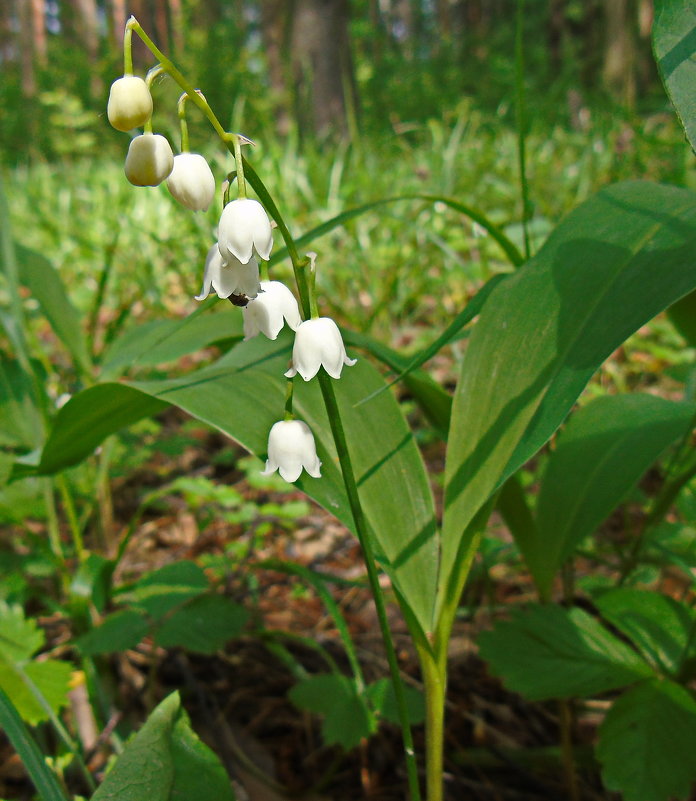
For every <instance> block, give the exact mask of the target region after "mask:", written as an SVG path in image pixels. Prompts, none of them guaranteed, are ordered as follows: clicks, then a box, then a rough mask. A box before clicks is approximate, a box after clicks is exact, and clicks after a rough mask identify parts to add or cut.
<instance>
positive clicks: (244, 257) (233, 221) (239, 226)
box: [218, 197, 273, 264]
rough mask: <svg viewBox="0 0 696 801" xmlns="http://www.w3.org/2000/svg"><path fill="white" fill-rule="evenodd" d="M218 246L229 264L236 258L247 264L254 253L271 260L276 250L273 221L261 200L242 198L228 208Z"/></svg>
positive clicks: (219, 234) (222, 221) (220, 230)
mask: <svg viewBox="0 0 696 801" xmlns="http://www.w3.org/2000/svg"><path fill="white" fill-rule="evenodd" d="M218 247H219V248H220V253H221V254H222V258H223V259H224V260H225V261H227V259H228V257H230V256H234V257H235V258H237V259H239V261H241V263H242V264H246V263H247V262H248V261H249V259H250V258H251V256H252V253H253V252H254V250H255V251H256V253H257V254H258V255H259V256H260V257H261V258H262V259H268V257H269V256H270V255H271V248H272V247H273V234H272V232H271V221H270V220H269V219H268V215H267V214H266V211H265V210H264V208H263V206H262V205H261V204H260V203H259V202H258V200H252V199H251V198H246V197H245V198H241V197H240V198H238V199H237V200H232V201H231V202H230V203H228V204H227V205H226V206H225V208H224V209H223V210H222V216H221V217H220V223H219V225H218Z"/></svg>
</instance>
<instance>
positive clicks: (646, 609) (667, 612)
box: [595, 587, 696, 678]
mask: <svg viewBox="0 0 696 801" xmlns="http://www.w3.org/2000/svg"><path fill="white" fill-rule="evenodd" d="M595 603H596V605H597V608H598V609H599V611H600V613H601V615H602V617H604V618H605V619H606V620H608V621H609V622H610V623H611V624H612V625H613V626H615V627H616V628H617V629H618V630H619V631H620V632H622V633H623V634H625V635H626V636H627V637H628V638H629V639H630V640H631V642H632V643H633V644H634V645H635V646H636V648H638V650H639V651H640V652H641V654H643V656H644V657H645V659H646V660H647V661H648V662H650V663H651V664H652V665H653V667H654V668H655V670H658V671H667V672H668V673H670V674H671V675H672V676H673V677H676V678H678V677H679V674H680V672H681V670H682V668H683V666H684V664H685V663H686V662H687V661H688V660H690V659H693V658H694V657H696V639H695V638H694V636H693V632H694V631H695V630H696V611H694V609H692V608H691V607H688V606H686V604H683V603H679V602H678V601H675V600H674V599H673V598H670V597H669V596H667V595H662V594H661V593H659V592H648V591H647V590H637V589H633V588H630V587H619V588H617V589H614V590H609V592H606V593H604V594H603V595H601V596H600V597H599V598H597V599H596V601H595Z"/></svg>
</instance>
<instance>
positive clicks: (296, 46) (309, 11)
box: [292, 0, 356, 135]
mask: <svg viewBox="0 0 696 801" xmlns="http://www.w3.org/2000/svg"><path fill="white" fill-rule="evenodd" d="M348 19H349V9H348V2H347V0H295V4H294V9H293V17H292V69H293V78H294V82H295V90H296V91H295V96H296V99H297V101H298V117H299V120H300V124H301V125H303V124H305V125H307V124H309V125H310V126H311V127H312V128H313V129H314V131H315V133H317V134H319V135H324V134H327V133H338V134H341V135H347V133H348V127H349V126H348V115H349V113H353V112H354V109H355V100H356V92H355V84H354V81H353V66H352V61H351V55H350V41H349V37H348ZM346 90H347V94H346Z"/></svg>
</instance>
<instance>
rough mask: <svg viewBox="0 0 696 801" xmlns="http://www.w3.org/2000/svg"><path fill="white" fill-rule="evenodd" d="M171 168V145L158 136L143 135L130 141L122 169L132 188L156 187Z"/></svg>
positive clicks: (172, 159)
mask: <svg viewBox="0 0 696 801" xmlns="http://www.w3.org/2000/svg"><path fill="white" fill-rule="evenodd" d="M173 166H174V154H173V153H172V148H171V145H170V144H169V142H167V140H166V139H165V138H164V137H163V136H160V134H153V133H144V134H140V136H136V137H135V139H131V143H130V145H129V146H128V154H127V155H126V164H125V167H124V169H125V172H126V178H128V180H129V181H130V182H131V183H132V184H133V186H158V185H159V184H161V183H162V181H164V179H165V178H166V177H167V176H168V175H169V173H170V172H171V171H172V167H173Z"/></svg>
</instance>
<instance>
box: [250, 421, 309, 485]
mask: <svg viewBox="0 0 696 801" xmlns="http://www.w3.org/2000/svg"><path fill="white" fill-rule="evenodd" d="M303 467H304V469H305V470H306V471H307V473H308V474H309V475H310V476H312V478H321V473H320V472H319V468H320V467H321V462H320V461H319V457H318V456H317V446H316V444H315V443H314V435H313V434H312V431H311V429H310V427H309V426H308V425H307V423H304V422H302V420H281V421H280V422H279V423H275V424H274V426H273V428H271V430H270V433H269V434H268V459H267V460H266V469H265V470H263V471H262V473H261V475H262V476H270V475H271V474H272V473H275V471H276V470H278V472H279V473H280V475H281V476H282V477H283V478H284V479H285V480H286V481H288V482H290V483H291V484H292V482H293V481H297V479H298V478H299V477H300V473H301V472H302V468H303Z"/></svg>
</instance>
